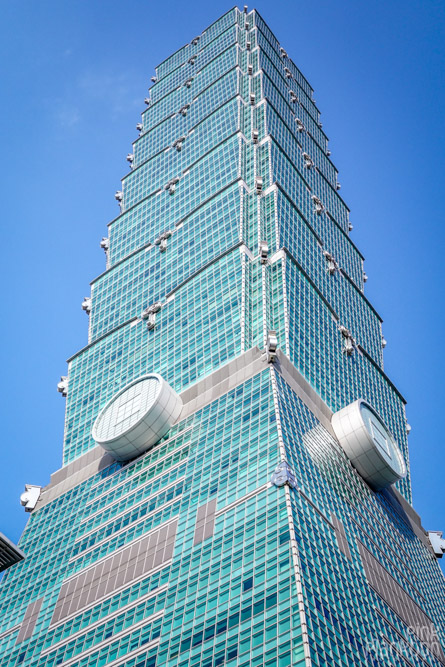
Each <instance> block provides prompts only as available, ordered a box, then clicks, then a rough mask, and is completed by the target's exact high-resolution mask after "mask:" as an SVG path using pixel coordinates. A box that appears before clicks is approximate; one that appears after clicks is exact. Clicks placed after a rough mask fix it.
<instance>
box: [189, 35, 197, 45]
mask: <svg viewBox="0 0 445 667" xmlns="http://www.w3.org/2000/svg"><path fill="white" fill-rule="evenodd" d="M198 42H199V35H198V37H194V38H193V39H192V41H191V42H190V44H191V45H192V46H196V45H197V43H198Z"/></svg>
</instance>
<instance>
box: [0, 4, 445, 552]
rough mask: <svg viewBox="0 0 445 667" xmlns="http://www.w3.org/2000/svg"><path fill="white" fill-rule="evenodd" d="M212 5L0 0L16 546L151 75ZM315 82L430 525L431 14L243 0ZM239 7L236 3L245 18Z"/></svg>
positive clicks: (47, 452) (436, 383) (438, 469)
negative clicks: (404, 403) (28, 488)
mask: <svg viewBox="0 0 445 667" xmlns="http://www.w3.org/2000/svg"><path fill="white" fill-rule="evenodd" d="M230 6H231V4H230V0H229V3H226V2H222V1H221V0H213V2H203V1H202V0H194V2H179V0H170V2H168V3H165V2H162V3H160V2H152V1H151V0H146V1H145V2H142V1H141V0H131V1H126V2H124V1H118V0H76V1H72V2H60V0H38V1H35V0H21V1H20V2H15V1H13V0H3V2H2V3H1V15H2V37H1V40H0V62H1V68H2V76H1V79H0V80H1V85H0V96H1V104H0V114H1V125H0V128H1V129H0V131H1V134H2V137H3V138H2V141H1V148H2V153H3V156H2V161H1V164H2V167H1V168H2V171H3V173H2V180H1V183H2V191H3V195H2V207H1V209H2V224H1V234H2V242H1V244H0V248H1V262H0V270H1V273H2V284H3V297H2V298H3V307H2V322H3V324H2V326H1V328H0V336H1V342H0V353H1V355H2V359H1V370H2V382H1V392H2V396H1V407H2V411H3V414H2V423H3V426H4V430H3V433H2V440H3V442H2V466H1V484H0V495H1V498H0V502H1V515H0V531H2V532H4V533H5V534H6V535H7V536H8V537H9V538H10V539H12V540H14V541H17V540H18V538H19V536H20V533H21V531H22V529H23V526H24V524H25V520H26V515H25V512H24V510H23V508H22V507H21V506H20V504H19V496H20V494H21V493H22V492H23V490H24V484H25V483H31V484H38V485H42V486H43V485H45V484H47V483H48V481H49V477H50V474H51V472H53V471H54V470H56V469H57V468H59V467H60V465H61V455H62V433H63V420H64V409H65V399H63V398H62V396H61V395H60V394H58V393H57V391H56V384H57V382H58V380H59V378H60V376H61V375H64V374H65V373H66V368H67V367H66V363H65V360H66V359H67V358H68V357H69V356H70V355H71V354H73V353H74V352H76V351H77V350H78V349H79V348H81V347H82V346H83V345H85V344H86V342H87V316H86V315H85V313H84V312H82V310H81V302H82V300H83V297H84V296H87V295H89V293H90V292H89V281H90V280H91V279H92V278H94V277H95V276H96V275H98V274H99V273H101V272H102V271H103V270H104V267H105V256H104V253H103V251H102V250H101V249H100V248H99V242H100V239H101V237H102V236H105V235H106V233H107V230H106V224H107V222H109V221H110V220H111V219H112V218H114V217H115V216H116V215H117V213H118V207H117V205H116V202H115V201H114V192H115V191H116V190H117V189H119V186H120V178H121V177H122V176H123V175H124V174H125V173H126V170H127V163H126V161H125V156H126V155H127V153H128V152H129V151H130V150H131V142H132V140H134V139H135V138H136V136H137V132H136V129H135V126H136V123H137V122H138V121H139V120H140V112H141V111H142V109H143V107H144V104H143V100H144V97H145V96H146V94H147V88H148V86H149V85H150V77H151V76H152V75H153V74H154V67H155V65H157V64H158V63H159V62H160V61H161V60H163V59H164V58H165V57H167V56H168V55H170V54H171V53H172V52H173V51H175V50H176V49H178V48H179V47H180V46H182V45H183V44H185V43H186V42H189V41H190V40H191V39H192V38H193V37H194V36H195V35H196V34H199V33H200V32H201V31H202V30H203V29H204V28H205V27H206V26H207V25H209V24H210V23H212V22H213V21H214V20H215V19H216V18H218V17H219V16H220V15H221V14H223V13H224V12H225V11H227V10H228V9H229V8H230ZM255 6H256V8H257V9H258V10H259V11H260V13H261V14H262V15H263V17H264V19H265V20H266V21H267V22H268V24H269V25H270V27H271V29H272V30H273V31H274V32H275V34H276V35H277V37H278V39H279V40H280V42H281V44H282V45H283V46H284V47H285V48H286V50H287V51H288V52H289V54H290V56H291V57H292V58H293V60H294V61H295V62H296V63H297V65H298V66H299V67H300V69H301V70H302V72H303V73H304V74H305V76H306V77H307V78H308V80H309V82H310V83H311V85H312V86H313V87H314V89H315V99H316V101H317V104H318V106H319V108H320V110H321V112H322V121H323V128H324V129H325V131H326V132H327V134H328V136H329V137H330V138H331V141H330V148H331V150H332V159H333V161H334V163H335V165H336V166H337V168H338V169H339V172H340V173H339V180H340V182H341V184H342V191H341V194H342V196H343V197H344V199H345V201H346V202H347V204H348V205H349V207H350V209H351V221H352V223H353V224H354V230H353V232H352V239H353V241H354V242H355V243H356V244H357V245H358V247H359V249H360V250H361V251H362V253H363V254H364V256H365V257H366V263H365V269H366V272H367V274H368V275H369V281H368V283H367V287H366V294H367V296H368V298H369V299H370V300H371V302H372V303H373V305H374V306H375V307H376V309H377V310H378V312H379V313H380V315H381V316H382V317H383V319H384V325H383V327H384V328H383V331H384V335H385V338H386V339H387V340H388V346H387V348H386V351H385V370H386V372H387V373H388V375H389V377H390V378H391V379H392V380H393V381H394V382H395V383H396V385H397V386H398V388H399V389H400V390H401V392H402V393H403V394H404V396H405V397H406V399H407V400H408V407H407V414H408V420H409V422H410V424H411V425H412V432H411V436H410V449H411V464H412V477H413V486H414V507H415V508H416V509H417V511H418V512H420V514H421V516H422V518H423V522H424V525H425V527H426V528H427V529H430V530H441V529H443V530H444V531H445V509H444V501H443V484H444V468H445V450H444V437H443V431H442V426H441V424H442V421H443V414H444V409H443V397H442V391H443V384H444V363H443V346H444V335H443V330H444V324H445V321H444V312H443V308H444V303H443V301H444V300H443V293H444V273H445V243H444V236H445V231H444V229H445V219H444V218H445V215H444V209H445V201H444V196H443V189H444V175H445V174H444V172H445V169H444V161H445V129H444V128H445V122H444V119H445V92H444V90H445V86H444V84H445V80H444V79H445V74H444V73H445V62H444V61H445V3H444V2H443V0H409V1H408V2H407V1H406V0H390V1H388V0H374V2H362V1H360V0H359V1H358V2H351V0H300V1H292V2H291V1H284V0H274V1H273V2H272V1H271V0H259V1H258V2H257V4H256V5H255ZM252 7H253V5H249V9H251V8H252Z"/></svg>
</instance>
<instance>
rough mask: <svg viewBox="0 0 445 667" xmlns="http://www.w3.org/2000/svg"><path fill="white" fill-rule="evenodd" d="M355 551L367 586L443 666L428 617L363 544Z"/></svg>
mask: <svg viewBox="0 0 445 667" xmlns="http://www.w3.org/2000/svg"><path fill="white" fill-rule="evenodd" d="M358 547H359V551H360V556H361V558H362V563H363V567H364V569H365V574H366V578H367V580H368V582H369V584H370V585H371V586H372V587H373V588H374V590H375V591H376V592H377V593H378V594H379V595H380V597H381V598H382V599H383V600H384V601H385V602H386V604H388V605H389V606H390V607H391V609H393V611H394V612H395V613H396V614H397V615H398V616H400V618H401V619H402V621H403V622H404V623H406V625H407V626H408V627H410V628H411V629H412V631H413V632H414V633H415V634H416V635H417V636H418V637H419V639H421V640H422V641H423V643H424V644H426V646H428V648H429V649H430V651H431V652H432V653H433V654H434V655H435V656H436V657H438V658H439V659H440V660H441V661H442V662H444V663H445V655H444V653H443V651H442V647H441V645H440V642H439V639H438V638H437V633H436V628H435V626H434V624H433V622H432V621H431V619H430V618H429V616H427V615H426V614H425V612H424V611H423V610H422V609H421V608H420V607H419V605H418V604H417V603H416V602H415V601H414V600H413V598H412V597H411V596H410V595H408V593H407V592H406V591H405V590H404V589H403V588H402V587H401V586H400V584H398V583H397V581H396V580H395V579H394V577H393V576H392V575H391V574H390V573H389V572H388V570H387V569H386V568H385V567H383V565H381V564H380V563H379V561H378V560H377V559H376V558H375V557H374V556H373V555H372V553H371V552H370V551H369V550H368V549H367V548H366V547H365V546H364V544H362V543H361V542H358Z"/></svg>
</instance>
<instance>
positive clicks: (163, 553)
mask: <svg viewBox="0 0 445 667" xmlns="http://www.w3.org/2000/svg"><path fill="white" fill-rule="evenodd" d="M177 525H178V522H177V520H175V521H172V522H171V523H169V524H168V525H166V526H161V527H160V528H158V529H157V530H155V531H152V532H151V533H149V534H148V535H145V536H144V537H143V538H142V539H140V540H139V541H138V542H136V543H133V544H130V545H129V546H128V547H125V549H121V550H120V551H118V552H116V553H115V554H113V555H112V556H111V557H109V558H107V560H105V561H102V562H100V563H97V564H96V565H94V566H93V567H91V568H90V569H88V570H87V571H86V572H81V573H80V574H78V575H77V576H76V577H73V579H71V580H70V581H69V582H67V583H65V584H63V585H62V587H61V589H60V593H59V597H58V599H57V602H56V606H55V609H54V614H53V617H52V619H51V625H53V624H55V623H58V622H59V621H60V620H61V619H63V618H65V616H68V615H71V614H74V613H76V612H77V611H78V610H79V609H82V608H83V607H86V606H89V605H91V604H94V602H95V601H96V600H98V599H99V598H102V597H104V596H105V595H109V594H111V593H112V592H113V591H115V590H116V589H117V588H120V587H121V586H125V585H126V584H128V583H129V582H130V581H133V580H134V579H136V578H138V577H140V576H141V575H142V574H144V573H145V572H148V571H149V570H151V569H153V568H154V567H158V566H159V565H162V563H165V562H166V561H167V560H169V559H170V558H171V557H172V556H173V550H174V541H175V537H176V530H177Z"/></svg>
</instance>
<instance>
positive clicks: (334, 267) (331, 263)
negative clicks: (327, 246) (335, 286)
mask: <svg viewBox="0 0 445 667" xmlns="http://www.w3.org/2000/svg"><path fill="white" fill-rule="evenodd" d="M323 255H324V256H325V258H326V261H327V263H328V273H329V274H330V275H331V276H333V275H334V273H335V272H336V271H338V269H339V266H338V264H337V262H336V261H335V258H334V256H333V255H331V253H330V252H328V251H327V250H323Z"/></svg>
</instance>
